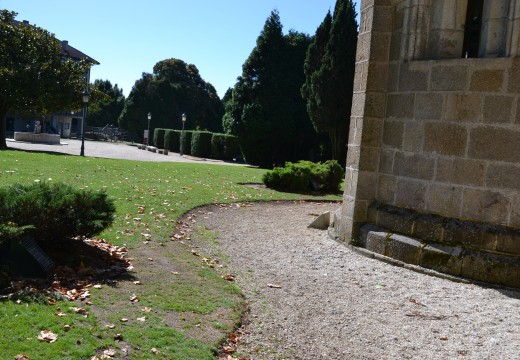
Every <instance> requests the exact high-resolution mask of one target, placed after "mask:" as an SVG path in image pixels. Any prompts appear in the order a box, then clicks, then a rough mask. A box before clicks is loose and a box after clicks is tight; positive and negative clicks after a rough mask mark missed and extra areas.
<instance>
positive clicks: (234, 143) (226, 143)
mask: <svg viewBox="0 0 520 360" xmlns="http://www.w3.org/2000/svg"><path fill="white" fill-rule="evenodd" d="M241 156H242V152H241V151H240V145H239V144H238V139H237V137H236V136H233V135H227V134H213V136H212V137H211V157H212V158H214V159H222V160H228V161H230V160H233V159H237V158H240V157H241Z"/></svg>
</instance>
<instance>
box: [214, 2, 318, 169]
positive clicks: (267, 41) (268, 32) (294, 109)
mask: <svg viewBox="0 0 520 360" xmlns="http://www.w3.org/2000/svg"><path fill="white" fill-rule="evenodd" d="M309 43H310V39H309V37H308V36H307V35H305V34H301V33H298V32H295V31H291V32H289V34H287V35H285V36H284V35H283V32H282V24H281V22H280V17H279V14H278V12H277V11H276V10H274V11H272V12H271V15H270V16H269V18H268V19H267V20H266V22H265V25H264V28H263V30H262V32H261V33H260V35H259V37H258V39H257V42H256V47H255V48H254V49H253V51H252V52H251V54H250V55H249V57H248V59H247V60H246V62H245V63H244V65H243V66H242V76H241V77H239V78H238V81H237V83H236V84H235V87H234V88H233V90H232V92H231V96H230V97H229V96H228V101H227V102H226V109H225V110H226V113H225V115H224V118H223V125H224V128H225V130H226V131H227V132H229V133H231V134H234V135H237V136H238V138H239V141H240V144H241V147H242V151H243V153H244V156H245V158H246V161H247V162H248V163H250V164H254V165H259V166H262V167H271V166H273V164H280V165H281V164H283V163H284V162H285V161H294V160H296V158H300V157H301V153H300V152H301V151H302V150H301V146H299V145H298V142H304V141H305V140H303V139H304V138H305V136H307V135H306V134H307V133H306V132H305V130H306V129H307V130H308V129H310V131H312V128H311V124H310V120H309V117H308V115H307V114H306V112H305V103H304V102H303V100H302V98H301V96H300V94H299V91H300V90H299V89H300V87H301V85H302V84H303V81H304V75H303V61H304V58H305V52H306V49H307V47H308V45H309ZM305 150H307V149H305Z"/></svg>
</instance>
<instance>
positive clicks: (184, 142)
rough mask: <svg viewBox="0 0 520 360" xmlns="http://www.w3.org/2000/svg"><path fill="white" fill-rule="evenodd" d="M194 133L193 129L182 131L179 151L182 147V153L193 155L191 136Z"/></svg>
mask: <svg viewBox="0 0 520 360" xmlns="http://www.w3.org/2000/svg"><path fill="white" fill-rule="evenodd" d="M192 134H193V131H192V130H184V131H181V134H180V148H179V151H180V149H181V148H182V153H183V154H184V155H191V136H192Z"/></svg>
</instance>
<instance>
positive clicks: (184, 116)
mask: <svg viewBox="0 0 520 360" xmlns="http://www.w3.org/2000/svg"><path fill="white" fill-rule="evenodd" d="M186 118H187V116H186V114H182V115H181V119H182V132H181V151H180V153H179V155H180V156H182V155H183V151H182V150H183V148H184V124H185V123H186Z"/></svg>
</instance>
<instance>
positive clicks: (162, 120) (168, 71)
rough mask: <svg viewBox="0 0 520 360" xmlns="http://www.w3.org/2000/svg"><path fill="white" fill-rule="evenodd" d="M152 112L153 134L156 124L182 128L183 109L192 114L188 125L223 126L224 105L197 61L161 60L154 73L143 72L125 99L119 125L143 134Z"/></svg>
mask: <svg viewBox="0 0 520 360" xmlns="http://www.w3.org/2000/svg"><path fill="white" fill-rule="evenodd" d="M149 112H151V113H152V122H151V124H150V131H151V133H152V134H153V129H154V128H170V129H180V128H181V127H182V123H181V114H182V113H186V114H187V115H188V121H187V122H186V129H201V130H210V131H214V132H218V131H221V130H222V122H221V119H222V115H223V113H224V107H223V105H222V101H221V100H220V98H219V97H218V95H217V92H216V90H215V88H214V87H213V85H211V84H210V83H208V82H206V81H204V80H203V79H202V78H201V76H200V74H199V70H198V69H197V67H196V66H195V65H193V64H187V63H185V62H184V61H182V60H179V59H167V60H163V61H160V62H158V63H157V64H155V66H154V68H153V74H149V73H143V75H142V77H141V79H139V80H137V81H136V82H135V84H134V87H133V88H132V91H130V94H129V95H128V98H127V99H126V101H125V106H124V108H123V112H122V113H121V116H120V117H119V126H120V127H122V128H124V129H126V130H128V131H131V132H134V133H139V134H141V133H142V130H143V129H147V126H148V124H147V122H148V120H147V114H148V113H149Z"/></svg>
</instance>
